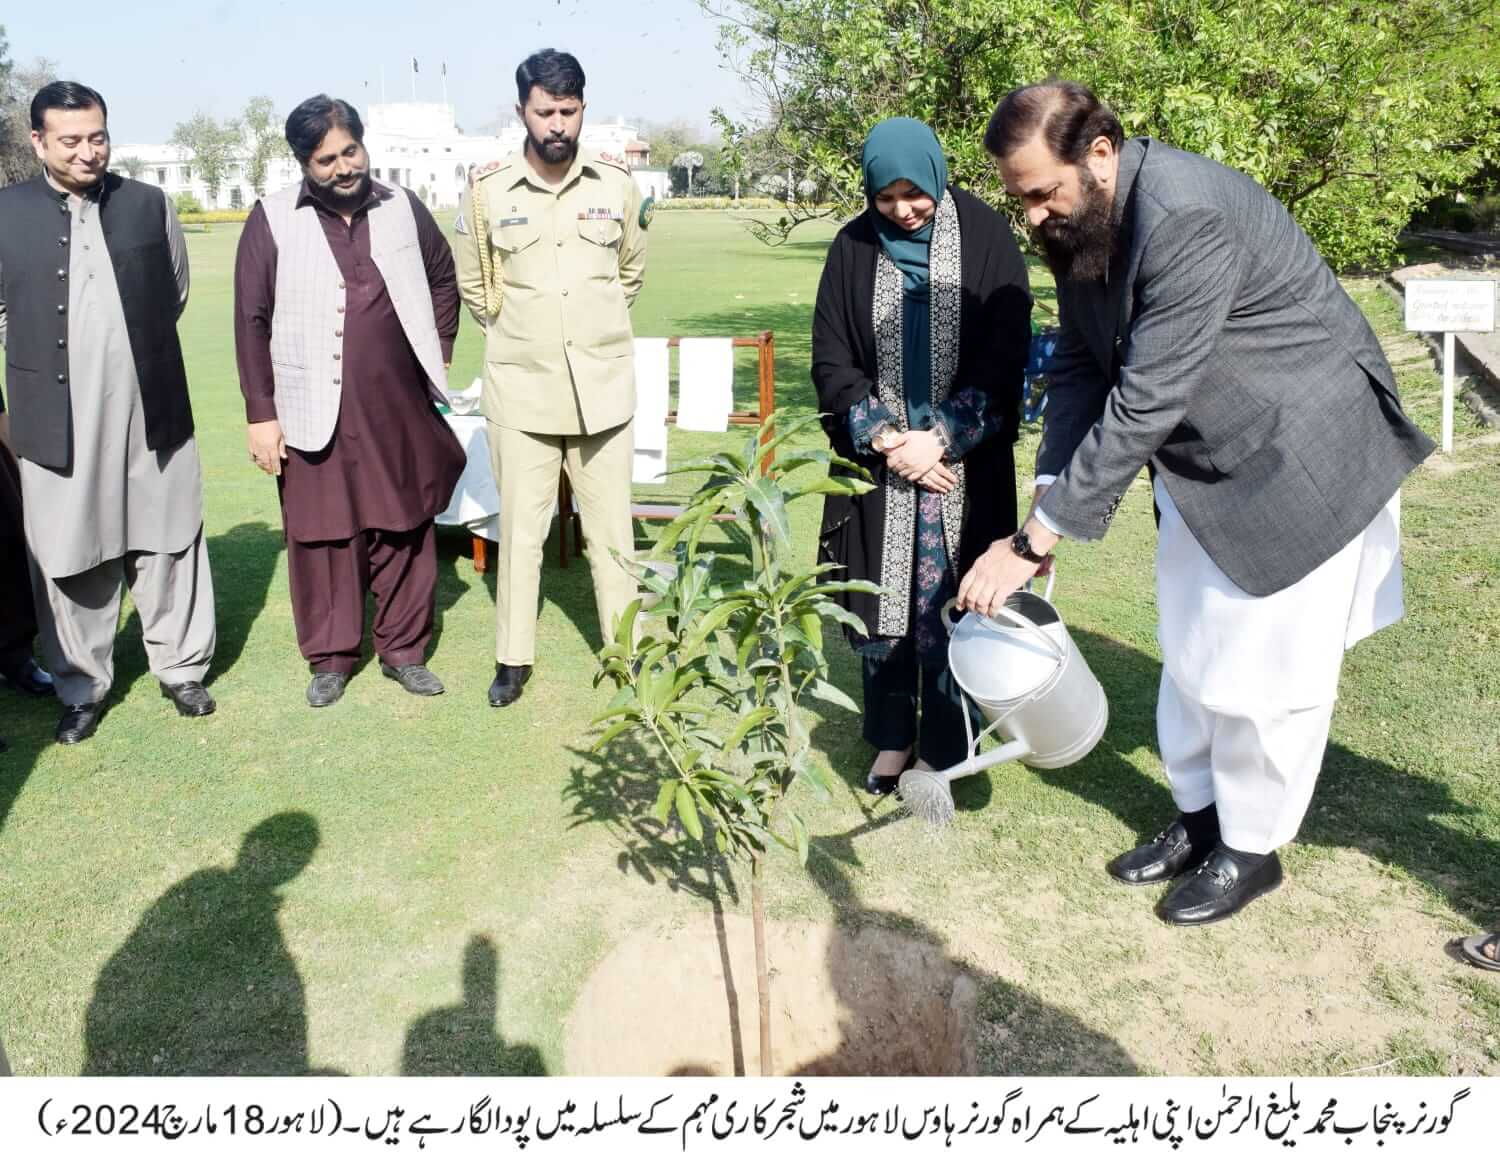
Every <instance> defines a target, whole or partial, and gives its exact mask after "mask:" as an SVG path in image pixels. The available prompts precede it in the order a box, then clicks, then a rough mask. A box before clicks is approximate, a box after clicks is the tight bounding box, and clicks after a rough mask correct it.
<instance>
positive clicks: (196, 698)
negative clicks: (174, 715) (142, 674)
mask: <svg viewBox="0 0 1500 1155" xmlns="http://www.w3.org/2000/svg"><path fill="white" fill-rule="evenodd" d="M161 695H162V697H163V698H171V699H172V704H173V705H174V706H176V707H177V712H178V713H179V714H181V715H182V716H183V717H184V718H203V717H206V716H207V715H209V714H212V713H213V712H214V710H215V709H217V706H216V705H215V704H214V700H213V698H211V697H210V696H209V693H208V691H207V690H205V689H204V688H203V683H202V682H175V683H173V684H171V685H168V684H167V683H166V682H163V683H162V684H161Z"/></svg>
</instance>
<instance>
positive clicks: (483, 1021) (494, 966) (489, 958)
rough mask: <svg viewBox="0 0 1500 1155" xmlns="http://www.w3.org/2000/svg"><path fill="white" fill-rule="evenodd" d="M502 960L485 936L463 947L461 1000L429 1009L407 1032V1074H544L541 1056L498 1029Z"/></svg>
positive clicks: (404, 1053) (403, 1064) (404, 1054)
mask: <svg viewBox="0 0 1500 1155" xmlns="http://www.w3.org/2000/svg"><path fill="white" fill-rule="evenodd" d="M499 970H500V961H499V956H498V955H497V953H496V951H495V944H494V942H493V941H492V940H491V939H490V938H489V937H488V936H487V935H478V934H477V935H474V936H473V937H472V938H470V939H469V944H468V946H467V947H465V948H464V963H463V1001H462V1002H460V1003H458V1004H456V1005H454V1006H448V1007H440V1008H439V1009H437V1010H435V1011H428V1012H427V1013H426V1014H425V1015H423V1016H422V1017H421V1018H419V1019H418V1020H417V1021H416V1022H414V1023H413V1024H412V1025H411V1028H410V1029H409V1030H408V1031H407V1032H406V1044H405V1046H403V1047H402V1049H401V1073H402V1074H403V1075H545V1074H546V1073H547V1067H546V1064H544V1063H543V1062H542V1055H541V1052H540V1051H538V1050H537V1049H536V1048H535V1047H533V1046H531V1045H530V1044H524V1043H523V1044H519V1045H511V1044H508V1043H506V1042H505V1040H504V1039H502V1038H501V1037H500V1035H499V1033H498V1032H497V1031H496V1030H495V1014H496V1011H497V1010H498V1008H499V1004H500V992H499V982H498V976H499Z"/></svg>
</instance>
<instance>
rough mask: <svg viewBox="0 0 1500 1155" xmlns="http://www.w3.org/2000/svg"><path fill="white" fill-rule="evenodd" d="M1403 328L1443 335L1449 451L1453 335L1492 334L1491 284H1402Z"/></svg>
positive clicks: (1448, 445) (1447, 445)
mask: <svg viewBox="0 0 1500 1155" xmlns="http://www.w3.org/2000/svg"><path fill="white" fill-rule="evenodd" d="M1406 328H1407V329H1408V330H1409V331H1410V332H1414V333H1441V334H1442V335H1443V452H1444V453H1452V452H1453V334H1454V333H1493V332H1494V331H1495V282H1494V281H1479V280H1437V279H1426V278H1424V279H1420V280H1412V281H1407V282H1406Z"/></svg>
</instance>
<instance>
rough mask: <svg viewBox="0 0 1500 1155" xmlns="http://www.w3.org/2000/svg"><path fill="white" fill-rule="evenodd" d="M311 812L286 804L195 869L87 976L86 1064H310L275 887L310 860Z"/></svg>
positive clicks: (268, 1069)
mask: <svg viewBox="0 0 1500 1155" xmlns="http://www.w3.org/2000/svg"><path fill="white" fill-rule="evenodd" d="M318 842H319V834H318V824H317V822H316V821H315V820H314V819H313V818H312V816H311V815H309V814H306V813H303V812H301V811H284V812H282V813H280V814H276V815H274V816H272V817H271V818H268V819H266V820H265V821H264V822H262V823H260V824H259V825H257V826H256V827H254V828H253V829H252V830H250V831H249V833H247V834H246V835H245V838H244V842H243V843H242V845H241V847H240V852H239V857H238V859H237V861H236V862H235V864H234V866H233V867H231V868H230V869H228V870H224V869H222V868H220V867H208V868H206V869H203V870H199V871H197V872H195V873H193V874H191V875H189V876H188V877H187V878H185V879H183V880H182V881H181V882H179V883H177V885H175V886H174V887H172V889H170V890H169V891H167V892H166V893H165V894H164V895H162V896H161V898H159V899H158V900H157V901H156V903H155V904H154V905H153V906H152V907H151V909H150V910H149V911H147V912H146V914H145V915H144V916H143V917H142V918H141V921H140V923H139V925H137V926H136V928H135V930H134V931H133V932H131V935H130V937H129V938H128V939H126V940H125V943H124V945H122V946H121V947H120V949H119V950H117V951H116V952H115V953H114V955H113V956H112V957H111V958H110V960H109V961H108V962H107V963H105V965H104V969H103V970H101V971H100V972H99V978H98V980H97V981H96V982H95V984H94V993H93V997H92V999H91V1000H90V1002H89V1007H88V1013H87V1016H86V1018H85V1022H84V1045H85V1048H86V1056H85V1060H84V1068H83V1072H82V1073H83V1074H85V1075H306V1074H337V1073H338V1072H334V1071H312V1070H310V1069H309V1067H308V1058H307V1006H306V999H305V996H304V994H303V988H302V979H301V976H300V975H299V974H298V972H297V965H296V962H295V961H294V960H293V958H292V956H291V953H290V952H289V951H288V950H287V946H286V940H285V938H284V937H283V936H282V933H281V925H280V921H279V919H278V911H279V910H280V907H281V902H282V899H281V896H280V895H279V894H278V890H279V889H280V888H281V887H282V886H285V885H286V884H287V883H289V882H291V881H292V880H293V879H295V878H296V877H297V876H298V875H299V874H301V873H302V871H303V870H304V869H305V868H306V867H307V865H308V863H309V862H311V861H312V858H313V855H314V854H315V853H316V852H317V848H318Z"/></svg>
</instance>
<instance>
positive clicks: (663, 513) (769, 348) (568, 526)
mask: <svg viewBox="0 0 1500 1155" xmlns="http://www.w3.org/2000/svg"><path fill="white" fill-rule="evenodd" d="M681 341H682V338H681V337H668V338H667V347H668V348H675V347H676V346H677V345H679V344H680V343H681ZM733 341H734V347H735V348H736V349H755V350H756V351H757V355H758V361H757V366H756V370H757V382H758V386H759V388H758V394H759V396H758V398H757V400H758V402H759V404H758V406H757V407H756V408H755V409H753V410H750V409H741V410H736V411H735V412H733V413H731V414H730V415H729V424H730V425H759V424H760V423H761V422H762V421H764V420H765V419H766V418H767V417H769V416H770V415H771V412H772V410H774V409H775V408H776V335H775V334H774V333H772V332H771V330H769V329H767V330H765V331H764V332H762V333H758V334H756V335H755V336H754V337H735V338H733ZM676 423H677V411H676V410H675V409H673V410H670V411H669V412H668V413H667V424H668V425H675V424H676ZM770 439H771V434H770V432H769V431H767V432H766V433H765V434H764V435H763V436H762V437H761V443H762V444H765V443H766V442H768V441H769V440H770ZM770 464H771V458H770V457H767V458H766V460H765V461H764V462H763V463H762V465H761V471H762V472H765V471H766V470H767V469H768V468H769V467H770ZM557 510H558V514H557V563H558V565H560V566H562V567H563V568H564V569H566V568H567V566H568V556H569V549H568V539H569V537H570V536H571V538H572V540H573V548H572V555H573V556H574V557H582V556H583V522H582V519H581V518H580V517H579V515H578V511H577V510H575V509H574V508H573V487H572V486H571V485H569V484H568V474H567V470H564V471H563V473H562V476H561V477H560V478H559V479H558V484H557ZM682 510H683V507H682V506H680V505H669V504H665V503H662V502H635V501H632V502H631V506H630V516H631V517H632V518H633V519H635V520H638V521H671V520H672V519H673V518H674V517H676V516H677V515H678V514H680V513H681V512H682ZM727 516H728V515H720V517H719V518H718V520H724V519H725V518H726V517H727Z"/></svg>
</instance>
